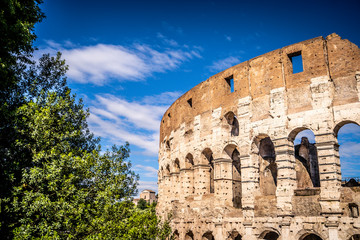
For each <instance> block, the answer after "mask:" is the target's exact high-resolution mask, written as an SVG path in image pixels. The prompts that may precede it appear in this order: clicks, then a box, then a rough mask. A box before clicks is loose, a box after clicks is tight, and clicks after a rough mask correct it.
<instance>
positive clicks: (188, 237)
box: [185, 231, 194, 240]
mask: <svg viewBox="0 0 360 240" xmlns="http://www.w3.org/2000/svg"><path fill="white" fill-rule="evenodd" d="M185 240H194V234H193V232H192V231H188V232H187V233H186V234H185Z"/></svg>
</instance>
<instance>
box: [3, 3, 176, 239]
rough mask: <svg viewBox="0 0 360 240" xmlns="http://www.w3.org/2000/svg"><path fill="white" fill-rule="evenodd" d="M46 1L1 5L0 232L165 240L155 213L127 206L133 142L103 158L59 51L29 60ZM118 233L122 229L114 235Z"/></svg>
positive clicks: (131, 192)
mask: <svg viewBox="0 0 360 240" xmlns="http://www.w3.org/2000/svg"><path fill="white" fill-rule="evenodd" d="M39 3H41V1H40V0H38V1H36V0H21V1H20V0H5V1H2V2H1V3H0V7H1V11H0V30H1V32H2V34H3V33H4V34H3V35H2V38H1V41H3V42H4V45H1V44H0V45H1V46H0V54H1V56H0V65H1V66H0V68H1V69H0V74H1V77H2V80H3V79H4V81H3V83H4V84H3V85H1V87H0V100H1V106H0V167H1V171H0V178H1V181H0V194H1V195H0V228H1V234H2V237H3V238H5V237H7V238H8V239H155V238H160V239H165V238H166V236H168V235H169V233H170V228H169V226H168V224H167V223H166V222H165V223H164V225H162V224H160V222H159V220H158V219H157V217H156V215H155V210H154V208H149V209H146V210H143V211H141V210H139V209H137V208H135V207H134V205H133V204H132V203H131V202H130V201H129V200H130V198H131V196H132V195H134V194H135V193H136V186H137V180H138V176H137V175H136V174H135V173H134V172H133V171H132V170H131V164H130V162H129V161H128V158H129V152H130V149H129V145H128V144H125V145H124V146H120V147H116V146H114V147H113V148H112V150H111V151H106V152H105V153H102V150H101V146H100V145H99V139H97V138H95V137H94V136H93V134H92V133H91V132H90V131H89V129H88V126H87V122H86V118H87V116H88V115H89V112H88V110H84V106H83V104H82V101H81V100H79V101H77V100H76V97H75V95H73V94H71V90H70V89H69V88H68V87H67V84H66V77H65V73H66V70H67V66H66V65H65V61H64V60H62V59H61V54H60V53H59V54H58V55H57V56H55V57H50V56H49V55H44V56H43V57H42V58H41V59H40V60H39V63H38V64H36V63H35V62H32V61H30V57H31V56H32V52H33V50H34V48H33V46H32V42H33V40H34V39H35V37H36V36H35V34H34V32H33V27H34V24H35V23H37V22H39V21H41V19H42V18H43V14H42V13H41V11H40V9H39V7H38V4H39ZM115 230H116V231H115Z"/></svg>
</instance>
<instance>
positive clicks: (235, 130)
mask: <svg viewBox="0 0 360 240" xmlns="http://www.w3.org/2000/svg"><path fill="white" fill-rule="evenodd" d="M225 118H226V121H227V123H228V124H229V125H231V136H239V121H238V120H237V118H236V116H235V114H234V113H233V112H228V113H226V114H225Z"/></svg>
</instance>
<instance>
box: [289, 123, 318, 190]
mask: <svg viewBox="0 0 360 240" xmlns="http://www.w3.org/2000/svg"><path fill="white" fill-rule="evenodd" d="M289 137H290V140H293V143H294V150H295V159H296V160H295V161H296V166H295V170H296V181H297V188H298V189H304V188H312V187H320V174H319V163H318V155H317V148H316V146H315V135H314V133H313V132H312V131H311V130H309V129H306V128H299V129H296V130H294V131H293V132H292V133H291V134H290V136H289Z"/></svg>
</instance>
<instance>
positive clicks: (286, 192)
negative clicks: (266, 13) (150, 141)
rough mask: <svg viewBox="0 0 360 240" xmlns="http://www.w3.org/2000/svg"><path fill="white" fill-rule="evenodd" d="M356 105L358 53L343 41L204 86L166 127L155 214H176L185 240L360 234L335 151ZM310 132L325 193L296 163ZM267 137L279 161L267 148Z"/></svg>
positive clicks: (259, 63) (175, 224) (356, 197)
mask: <svg viewBox="0 0 360 240" xmlns="http://www.w3.org/2000/svg"><path fill="white" fill-rule="evenodd" d="M299 54H301V58H302V62H303V71H302V72H299V73H295V74H294V73H293V69H292V61H291V57H292V56H294V55H299ZM231 78H233V80H234V91H233V92H231V87H230V85H229V79H231ZM359 99H360V50H359V48H358V47H357V46H356V45H354V44H353V43H351V42H349V41H348V40H344V39H341V38H340V37H339V36H338V35H336V34H331V35H329V36H328V37H327V38H326V39H324V38H322V37H318V38H314V39H310V40H307V41H304V42H300V43H296V44H293V45H290V46H287V47H284V48H282V49H278V50H275V51H272V52H269V53H267V54H264V55H261V56H259V57H257V58H254V59H251V60H249V61H246V62H243V63H241V64H239V65H236V66H234V67H231V68H229V69H227V70H225V71H223V72H221V73H219V74H217V75H215V76H213V77H211V78H209V79H208V80H206V81H204V82H202V83H200V84H199V85H197V86H195V87H194V88H193V89H191V90H190V91H188V92H187V93H185V94H184V95H183V96H181V97H180V98H179V99H177V100H176V101H175V102H174V103H173V105H172V106H171V107H170V108H169V109H168V110H167V111H166V113H165V114H164V116H163V119H162V123H161V130H160V151H159V166H160V167H159V168H160V169H159V181H158V184H159V201H158V207H157V210H158V214H159V215H161V216H163V217H165V218H166V216H167V213H172V218H171V224H172V229H173V230H174V234H175V235H176V236H177V237H178V238H179V239H212V238H215V239H217V240H218V239H245V240H249V239H277V238H276V237H278V239H282V240H285V239H286V240H287V239H296V240H297V239H301V240H302V239H305V240H306V239H307V240H309V239H318V238H316V236H317V237H320V239H324V240H325V239H330V240H337V239H344V240H347V239H350V237H351V236H353V235H355V234H360V219H359V218H358V217H357V216H356V214H357V215H358V212H357V213H356V208H357V205H359V204H360V193H359V191H358V189H357V188H345V187H341V169H340V158H339V152H338V144H337V132H338V130H339V129H340V127H341V126H343V125H344V124H346V123H360V101H359ZM304 129H310V130H312V131H313V133H314V134H315V140H316V144H315V146H316V149H317V162H318V173H317V174H318V176H319V178H320V187H316V186H315V187H314V185H313V182H312V180H313V178H312V176H310V175H311V174H310V173H309V171H308V170H307V169H306V165H304V163H302V162H301V161H300V160H301V159H300V160H299V159H298V157H297V158H296V157H295V152H294V143H293V141H294V139H295V137H296V135H297V134H298V133H299V132H300V131H302V130H304ZM268 137H270V139H271V142H272V144H273V145H272V146H271V144H270V145H269V146H268V147H269V149H271V148H272V151H273V152H274V153H275V157H272V156H271V154H270V155H269V154H268V155H267V154H266V151H265V153H264V151H263V149H262V143H264V142H265V140H264V139H267V138H268ZM263 145H264V144H263ZM312 164H313V163H312ZM311 169H312V170H311V171H313V168H311ZM316 169H317V168H316ZM357 211H358V210H357ZM354 214H355V215H354ZM311 234H312V235H311Z"/></svg>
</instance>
